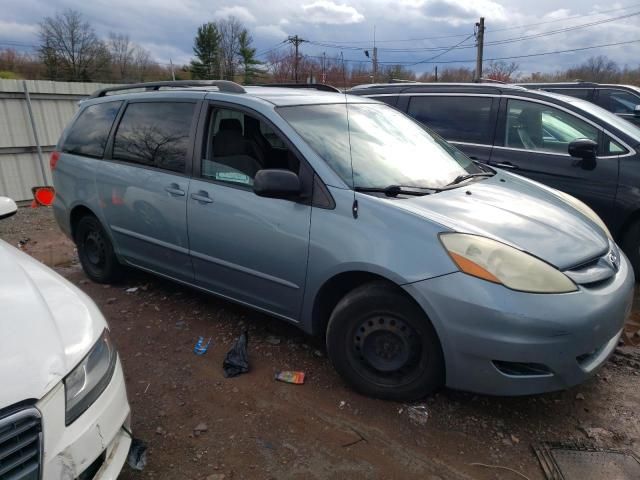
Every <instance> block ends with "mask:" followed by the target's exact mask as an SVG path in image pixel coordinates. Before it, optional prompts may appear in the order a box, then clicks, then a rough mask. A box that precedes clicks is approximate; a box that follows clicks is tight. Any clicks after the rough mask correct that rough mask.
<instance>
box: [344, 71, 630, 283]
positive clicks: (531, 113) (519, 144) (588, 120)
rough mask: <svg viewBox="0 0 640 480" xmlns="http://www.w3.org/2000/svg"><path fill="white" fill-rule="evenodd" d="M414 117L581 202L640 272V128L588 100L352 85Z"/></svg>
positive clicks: (513, 91)
mask: <svg viewBox="0 0 640 480" xmlns="http://www.w3.org/2000/svg"><path fill="white" fill-rule="evenodd" d="M349 93H350V94H352V95H362V96H366V97H369V98H374V99H377V100H380V101H383V102H385V103H388V104H390V105H392V106H394V107H396V108H398V109H399V110H401V111H403V112H405V113H407V114H409V115H410V116H412V117H414V118H416V119H417V120H419V121H420V122H422V123H423V124H424V125H426V126H427V127H429V128H430V129H431V130H433V131H435V132H436V133H438V134H440V135H441V136H442V137H443V138H445V139H446V140H448V141H449V142H450V143H452V144H454V145H455V146H457V147H458V148H459V149H460V150H462V151H463V152H465V153H466V154H467V155H468V156H469V157H471V158H472V159H474V160H477V161H479V162H483V163H486V164H488V165H491V166H494V167H499V168H503V169H508V170H509V171H511V172H513V173H517V174H519V175H522V176H525V177H529V178H531V179H533V180H537V181H539V182H541V183H544V184H546V185H549V186H551V187H553V188H557V189H558V190H562V191H564V192H566V193H569V194H571V195H573V196H575V197H577V198H579V199H580V200H582V201H584V202H585V203H587V204H588V205H589V206H590V207H591V208H593V209H594V210H595V211H596V213H597V214H598V215H600V217H601V218H602V219H603V220H604V222H605V223H606V225H607V226H608V228H609V229H610V231H611V233H612V234H613V236H614V238H616V240H617V241H618V242H619V243H620V244H621V245H622V246H623V248H624V249H625V251H626V253H627V255H628V257H629V259H630V260H631V262H632V263H633V266H634V269H635V271H636V275H638V274H640V153H639V152H640V128H638V127H637V126H635V125H633V124H632V123H630V122H627V121H626V120H623V119H622V118H621V117H619V116H616V115H615V114H613V113H611V112H609V111H607V110H605V109H603V108H600V107H598V106H596V105H594V104H593V103H590V102H588V101H585V100H582V99H579V98H575V97H569V96H565V95H559V94H554V93H549V92H544V91H540V90H528V89H525V88H523V87H519V86H513V85H498V84H486V83H485V84H483V83H481V84H464V83H458V84H453V83H449V84H446V83H411V84H406V83H403V84H382V85H381V84H371V85H361V86H357V87H354V88H353V89H351V90H350V91H349Z"/></svg>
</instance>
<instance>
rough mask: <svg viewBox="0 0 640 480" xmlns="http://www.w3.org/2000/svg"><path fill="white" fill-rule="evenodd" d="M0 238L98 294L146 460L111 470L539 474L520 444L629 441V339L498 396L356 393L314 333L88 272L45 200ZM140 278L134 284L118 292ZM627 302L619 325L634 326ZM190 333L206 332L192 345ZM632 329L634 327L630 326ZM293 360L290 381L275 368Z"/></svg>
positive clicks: (634, 369) (634, 375) (634, 424)
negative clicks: (201, 351) (237, 365)
mask: <svg viewBox="0 0 640 480" xmlns="http://www.w3.org/2000/svg"><path fill="white" fill-rule="evenodd" d="M0 238H2V239H5V240H7V241H8V242H9V243H11V244H12V245H18V244H19V243H20V241H22V243H23V245H22V247H21V248H22V249H23V250H24V251H26V252H27V253H30V254H32V255H34V256H35V257H36V258H38V259H40V260H41V261H43V262H45V263H47V264H49V265H52V266H54V267H55V268H56V269H57V270H58V272H59V273H61V274H62V275H64V276H65V277H67V278H68V279H69V280H71V281H72V282H74V283H75V284H77V285H78V286H79V287H80V288H81V289H83V290H84V291H85V292H87V293H88V294H89V295H90V296H91V297H92V298H93V299H94V300H95V301H96V303H97V304H98V305H99V306H100V307H101V308H102V311H103V312H104V314H105V316H106V318H107V320H108V321H109V324H110V326H111V329H112V332H113V335H114V337H115V340H116V343H117V345H118V348H119V351H120V355H121V358H122V361H123V364H124V369H125V374H126V381H127V387H128V393H129V399H130V402H131V406H132V410H133V429H134V432H135V434H136V435H137V436H138V437H140V438H141V439H143V440H144V441H146V442H147V443H148V444H149V463H148V465H147V468H146V469H145V470H144V472H142V473H140V472H134V471H133V470H130V469H129V468H128V467H126V468H125V470H124V472H123V474H122V475H121V478H122V479H140V478H143V477H145V478H159V479H183V478H184V479H208V480H220V479H237V478H251V479H253V478H256V479H270V478H278V479H281V478H285V479H287V478H291V479H297V478H304V479H330V478H354V479H357V478H380V479H386V478H421V479H425V478H427V479H429V478H430V479H450V478H451V479H456V478H477V479H507V480H508V479H522V478H523V477H522V476H518V475H517V474H515V473H513V472H510V471H506V470H500V469H494V468H486V467H481V466H478V465H472V464H474V463H482V464H487V465H494V466H503V467H509V468H511V469H514V470H516V471H518V472H521V473H522V474H524V475H525V476H526V478H529V479H530V480H533V479H542V478H543V475H542V471H541V470H540V467H539V466H538V462H537V460H536V458H535V456H534V454H533V452H532V449H531V446H532V445H534V444H536V443H538V442H542V441H568V440H579V441H582V442H588V443H592V444H594V445H597V446H605V447H615V448H618V449H624V450H631V451H634V452H635V453H636V454H638V453H640V421H639V420H640V409H639V405H640V386H639V385H640V382H639V381H638V380H639V378H638V377H639V375H640V349H639V348H638V347H637V346H633V345H626V346H621V347H620V348H619V349H618V350H617V352H616V354H615V355H614V356H613V357H612V359H611V360H610V361H609V362H608V363H607V364H606V365H605V366H604V368H603V369H602V370H600V372H599V374H598V375H597V376H596V377H594V378H593V379H591V380H590V381H588V382H586V383H585V384H583V385H581V386H579V387H576V388H573V389H571V390H568V391H564V392H558V393H552V394H545V395H538V396H531V397H524V398H499V397H488V396H480V395H473V394H467V393H463V392H455V391H450V390H443V391H442V392H440V393H438V394H436V395H434V396H432V397H430V398H427V399H425V401H424V402H421V405H424V406H425V407H426V411H427V412H428V418H427V419H426V423H424V424H420V422H416V421H415V420H412V418H411V415H410V413H411V409H410V408H408V407H409V406H407V405H403V404H398V403H393V402H383V401H379V400H373V399H369V398H365V397H362V396H360V395H358V394H356V393H354V392H352V391H351V390H349V389H348V388H347V387H346V386H345V385H344V384H343V383H342V381H341V380H340V378H339V377H338V376H337V374H336V373H335V372H334V371H333V369H332V368H331V365H330V364H329V361H328V360H327V358H326V356H325V351H324V348H323V346H322V344H321V343H319V342H318V340H317V339H313V338H309V337H306V336H304V335H302V334H301V333H300V332H299V331H298V330H297V329H296V328H294V327H292V326H290V325H287V324H285V323H283V322H281V321H278V320H276V319H273V318H270V317H268V316H266V315H263V314H260V313H257V312H254V311H252V310H250V309H247V308H243V307H240V306H237V305H235V304H232V303H229V302H226V301H223V300H220V299H217V298H215V297H212V296H207V295H204V294H201V293H198V292H195V291H193V290H191V289H188V288H185V287H182V286H179V285H177V284H174V283H171V282H168V281H164V280H160V279H158V278H156V277H153V276H151V275H147V274H143V273H140V272H133V271H132V272H130V273H129V274H128V275H127V277H126V280H125V281H123V282H122V283H121V284H118V285H112V286H103V285H98V284H94V283H92V282H90V281H89V280H87V278H86V277H85V276H84V274H83V272H82V270H81V269H80V268H79V266H78V263H77V259H76V255H75V251H74V247H73V245H72V244H71V242H69V241H68V240H67V239H66V238H65V237H64V236H63V235H62V233H60V232H59V230H58V228H57V226H56V224H55V222H54V221H53V218H52V216H51V213H50V211H49V210H47V209H36V210H32V209H21V210H20V212H19V213H18V215H16V216H15V217H13V218H11V219H8V220H6V221H3V222H0ZM130 287H138V289H137V291H136V292H135V293H127V292H126V291H125V290H126V289H127V288H130ZM639 318H640V314H639V312H638V311H637V310H634V314H633V316H632V321H633V322H636V323H631V324H630V325H629V329H628V330H629V338H630V339H631V338H633V337H632V336H633V334H634V332H636V331H638V329H639V326H638V323H637V322H638V319H639ZM244 329H247V330H248V331H249V356H250V363H251V370H250V372H249V373H248V374H246V375H242V376H240V377H237V378H232V379H225V378H224V377H223V375H222V368H221V366H222V360H223V358H224V355H225V353H226V352H227V351H228V350H229V348H231V345H232V343H233V341H234V339H235V338H236V337H237V336H238V335H239V334H240V333H241V332H242V331H243V330H244ZM199 336H204V337H206V338H208V337H211V338H212V346H211V347H210V349H209V351H208V352H207V353H206V354H205V355H203V356H196V355H194V354H193V352H192V350H193V346H194V344H195V342H196V340H197V338H198V337H199ZM635 338H637V337H635ZM289 369H290V370H303V371H305V372H306V374H307V379H306V383H305V384H304V385H301V386H296V385H288V384H284V383H278V382H275V381H274V380H273V374H274V373H275V372H276V371H278V370H289Z"/></svg>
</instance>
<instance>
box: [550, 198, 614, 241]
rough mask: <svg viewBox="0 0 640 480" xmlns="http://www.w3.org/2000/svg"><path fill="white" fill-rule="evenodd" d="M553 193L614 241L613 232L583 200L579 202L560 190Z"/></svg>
mask: <svg viewBox="0 0 640 480" xmlns="http://www.w3.org/2000/svg"><path fill="white" fill-rule="evenodd" d="M553 193H555V194H556V195H557V196H558V197H560V198H561V199H562V200H564V201H565V202H567V203H568V204H569V205H571V206H572V207H573V208H575V209H576V210H578V211H579V212H580V213H582V214H583V215H584V216H585V217H587V218H588V219H589V220H591V221H592V222H593V223H595V224H596V225H598V226H599V227H600V228H601V229H602V230H604V233H606V234H607V236H608V237H609V238H610V239H611V240H613V237H612V236H611V232H610V231H609V229H608V228H607V226H606V225H605V224H604V222H603V221H602V219H601V218H600V217H599V216H598V214H597V213H596V212H594V211H593V210H592V209H591V207H589V206H588V205H587V204H586V203H584V202H583V201H582V200H578V199H577V198H576V197H574V196H572V195H569V194H567V193H564V192H561V191H560V190H555V191H554V192H553Z"/></svg>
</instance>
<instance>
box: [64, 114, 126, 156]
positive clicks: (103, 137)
mask: <svg viewBox="0 0 640 480" xmlns="http://www.w3.org/2000/svg"><path fill="white" fill-rule="evenodd" d="M121 105H122V102H105V103H97V104H95V105H90V106H88V107H87V108H85V109H84V110H83V111H82V113H80V115H79V116H78V118H77V120H76V121H75V123H74V124H73V126H72V127H71V130H70V131H69V134H68V135H67V138H66V139H65V141H64V146H63V147H62V151H63V152H67V153H73V154H77V155H85V156H87V157H94V158H102V156H103V155H104V148H105V146H106V145H107V140H108V138H109V131H110V130H111V126H112V125H113V121H114V120H115V118H116V115H118V111H119V110H120V106H121Z"/></svg>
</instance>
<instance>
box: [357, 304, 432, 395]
mask: <svg viewBox="0 0 640 480" xmlns="http://www.w3.org/2000/svg"><path fill="white" fill-rule="evenodd" d="M350 351H351V356H352V360H353V361H354V367H355V368H356V370H357V371H358V373H359V374H360V375H361V376H363V377H365V378H367V379H368V380H370V381H373V382H375V383H378V384H386V385H403V384H406V383H409V382H411V381H412V380H414V379H415V378H416V377H417V376H418V375H419V374H420V370H421V369H420V364H421V356H422V355H421V354H422V342H421V338H420V334H419V333H418V332H417V330H416V329H415V328H413V327H412V326H411V325H409V324H408V323H407V322H406V321H404V320H402V319H400V318H398V317H395V316H393V315H389V314H380V315H372V316H369V317H367V318H365V319H363V320H362V321H361V322H359V324H358V325H357V326H356V329H355V331H354V333H353V336H352V341H351V348H350Z"/></svg>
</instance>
